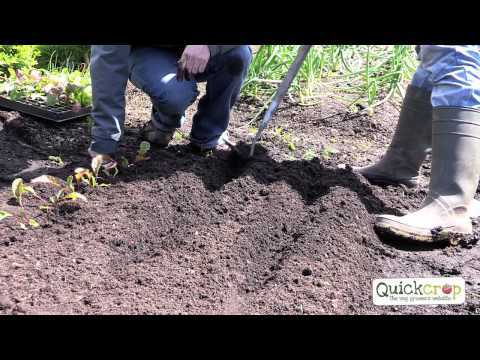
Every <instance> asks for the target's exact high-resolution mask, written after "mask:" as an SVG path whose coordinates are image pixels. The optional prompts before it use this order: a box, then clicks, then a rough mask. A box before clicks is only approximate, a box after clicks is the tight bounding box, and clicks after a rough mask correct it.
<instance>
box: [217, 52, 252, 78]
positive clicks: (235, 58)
mask: <svg viewBox="0 0 480 360" xmlns="http://www.w3.org/2000/svg"><path fill="white" fill-rule="evenodd" d="M223 56H225V59H224V61H225V69H226V71H228V73H229V74H230V75H233V76H241V75H242V74H243V73H245V71H246V70H247V69H248V67H249V66H250V63H251V61H252V52H251V51H250V48H249V47H248V46H246V45H243V46H239V47H237V48H235V49H233V50H230V51H229V52H228V53H226V54H224V55H223Z"/></svg>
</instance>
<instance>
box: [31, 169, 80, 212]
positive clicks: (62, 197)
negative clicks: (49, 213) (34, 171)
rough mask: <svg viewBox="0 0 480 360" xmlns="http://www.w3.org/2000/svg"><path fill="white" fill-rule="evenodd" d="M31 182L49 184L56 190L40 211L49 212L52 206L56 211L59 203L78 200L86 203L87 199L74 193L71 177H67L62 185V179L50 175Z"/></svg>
mask: <svg viewBox="0 0 480 360" xmlns="http://www.w3.org/2000/svg"><path fill="white" fill-rule="evenodd" d="M31 182H32V183H33V184H35V183H44V184H49V185H52V186H54V187H55V188H57V189H58V191H57V192H56V193H55V195H53V196H50V198H49V199H48V203H49V205H43V206H41V207H40V208H41V209H42V210H50V209H51V206H53V208H54V209H56V210H57V209H58V207H59V205H60V204H61V203H63V202H67V201H76V200H78V199H80V200H83V201H85V202H86V201H87V198H86V197H85V196H83V195H82V194H80V193H78V192H76V191H75V186H74V185H73V176H69V177H68V178H67V181H66V182H65V184H64V183H63V180H62V179H60V178H57V177H55V176H50V175H42V176H39V177H37V178H35V179H33V180H32V181H31ZM50 204H51V206H50Z"/></svg>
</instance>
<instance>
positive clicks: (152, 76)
mask: <svg viewBox="0 0 480 360" xmlns="http://www.w3.org/2000/svg"><path fill="white" fill-rule="evenodd" d="M177 61H178V54H176V53H175V52H173V51H171V50H169V49H163V48H154V47H141V48H135V49H134V50H133V51H132V53H131V56H130V80H131V81H132V83H133V84H134V85H135V86H136V87H138V88H139V89H141V90H143V91H144V92H145V93H146V94H147V95H149V96H150V99H151V101H152V105H153V106H152V122H153V124H154V126H155V128H157V129H158V130H160V131H165V132H171V131H174V130H175V129H177V128H180V127H181V126H182V124H183V121H184V120H185V117H184V114H185V110H186V109H187V108H188V107H189V106H190V105H191V104H193V102H194V101H195V99H196V98H197V96H198V94H199V92H198V90H197V83H196V81H194V80H191V81H178V80H177V78H176V74H177Z"/></svg>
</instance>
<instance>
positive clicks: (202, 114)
mask: <svg viewBox="0 0 480 360" xmlns="http://www.w3.org/2000/svg"><path fill="white" fill-rule="evenodd" d="M251 61H252V52H251V49H250V47H249V46H247V45H242V46H239V47H237V48H235V49H232V50H230V51H228V52H227V53H225V54H221V55H217V56H215V57H213V58H212V59H210V62H209V65H208V67H207V69H206V71H205V73H204V74H201V75H200V76H198V77H197V81H206V82H207V89H206V94H205V95H204V96H203V97H202V98H201V99H200V101H199V104H198V109H197V113H196V114H195V116H194V117H193V126H192V132H191V134H190V140H191V142H192V143H193V144H195V145H197V146H199V147H201V148H202V149H210V148H214V147H215V146H217V145H220V144H222V143H223V142H224V141H223V140H224V139H227V137H228V134H227V128H228V123H229V120H230V111H231V109H232V107H233V105H234V104H235V102H236V101H237V99H238V96H239V94H240V89H241V87H242V84H243V81H244V80H245V77H246V76H247V72H248V67H249V66H250V63H251Z"/></svg>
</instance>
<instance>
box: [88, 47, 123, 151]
mask: <svg viewBox="0 0 480 360" xmlns="http://www.w3.org/2000/svg"><path fill="white" fill-rule="evenodd" d="M129 55H130V46H129V45H92V57H91V61H90V72H91V77H92V90H93V99H92V100H93V104H92V118H93V120H94V126H93V127H92V143H91V144H90V150H91V151H93V152H96V153H99V154H110V155H111V154H114V153H115V152H116V151H117V150H118V146H119V142H120V138H121V136H122V133H123V125H124V122H125V89H126V87H127V82H128V70H129V69H128V59H129Z"/></svg>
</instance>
